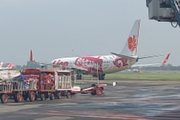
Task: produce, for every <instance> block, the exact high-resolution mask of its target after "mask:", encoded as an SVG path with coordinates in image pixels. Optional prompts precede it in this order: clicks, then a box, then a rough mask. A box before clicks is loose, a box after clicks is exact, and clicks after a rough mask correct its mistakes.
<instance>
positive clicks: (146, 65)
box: [131, 53, 170, 67]
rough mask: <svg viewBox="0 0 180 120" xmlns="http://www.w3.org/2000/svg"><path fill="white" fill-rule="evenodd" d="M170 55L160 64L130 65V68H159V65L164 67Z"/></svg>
mask: <svg viewBox="0 0 180 120" xmlns="http://www.w3.org/2000/svg"><path fill="white" fill-rule="evenodd" d="M169 56H170V53H169V54H168V55H167V56H166V58H165V59H164V61H163V62H162V63H161V62H159V63H152V64H138V65H132V66H131V67H149V66H161V65H166V64H167V61H168V59H169Z"/></svg>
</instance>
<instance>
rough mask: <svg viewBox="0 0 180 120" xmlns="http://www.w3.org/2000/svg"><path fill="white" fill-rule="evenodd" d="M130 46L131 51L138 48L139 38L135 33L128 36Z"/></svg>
mask: <svg viewBox="0 0 180 120" xmlns="http://www.w3.org/2000/svg"><path fill="white" fill-rule="evenodd" d="M128 48H129V50H130V51H131V52H133V51H134V50H135V49H136V48H137V40H136V37H135V35H133V36H132V37H129V38H128Z"/></svg>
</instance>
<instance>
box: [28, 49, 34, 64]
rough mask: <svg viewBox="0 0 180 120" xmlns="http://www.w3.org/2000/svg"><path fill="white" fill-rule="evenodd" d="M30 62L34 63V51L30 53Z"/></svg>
mask: <svg viewBox="0 0 180 120" xmlns="http://www.w3.org/2000/svg"><path fill="white" fill-rule="evenodd" d="M29 61H30V62H33V53H32V50H31V51H30V58H29Z"/></svg>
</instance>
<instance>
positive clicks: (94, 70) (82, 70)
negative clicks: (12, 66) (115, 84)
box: [30, 20, 163, 80]
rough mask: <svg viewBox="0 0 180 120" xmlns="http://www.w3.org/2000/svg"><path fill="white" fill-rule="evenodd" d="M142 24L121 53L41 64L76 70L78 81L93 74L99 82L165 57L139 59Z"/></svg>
mask: <svg viewBox="0 0 180 120" xmlns="http://www.w3.org/2000/svg"><path fill="white" fill-rule="evenodd" d="M140 22H141V20H136V21H135V22H134V25H133V27H132V30H131V32H130V34H129V36H128V39H127V41H126V43H125V46H124V48H123V49H122V51H120V52H117V53H115V52H111V54H110V55H99V56H80V57H65V58H56V59H53V60H52V61H51V62H50V63H48V64H47V63H41V64H46V65H52V66H54V67H65V68H71V69H74V70H76V73H77V76H76V77H77V79H81V78H82V74H92V75H93V76H97V77H98V78H99V80H104V79H105V74H109V73H115V72H119V71H122V70H125V69H128V68H131V67H133V65H134V64H135V63H137V62H138V61H139V60H140V59H145V58H153V57H159V56H163V55H150V56H145V57H138V55H137V48H138V37H139V31H140ZM30 54H31V55H30V57H31V58H30V61H31V62H35V60H33V59H32V50H31V53H30ZM36 63H39V62H36ZM136 66H137V65H136Z"/></svg>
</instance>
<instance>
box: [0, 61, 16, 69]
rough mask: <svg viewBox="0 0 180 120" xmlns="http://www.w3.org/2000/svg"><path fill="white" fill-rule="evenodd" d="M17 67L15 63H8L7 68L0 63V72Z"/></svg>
mask: <svg viewBox="0 0 180 120" xmlns="http://www.w3.org/2000/svg"><path fill="white" fill-rule="evenodd" d="M14 68H15V66H14V64H13V63H8V64H7V66H6V67H3V62H1V63H0V70H4V69H14Z"/></svg>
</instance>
